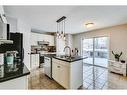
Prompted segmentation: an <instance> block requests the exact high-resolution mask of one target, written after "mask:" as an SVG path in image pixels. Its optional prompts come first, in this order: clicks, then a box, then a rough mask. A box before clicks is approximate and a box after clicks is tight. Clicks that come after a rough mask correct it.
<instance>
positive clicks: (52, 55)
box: [43, 54, 56, 58]
mask: <svg viewBox="0 0 127 95" xmlns="http://www.w3.org/2000/svg"><path fill="white" fill-rule="evenodd" d="M43 55H44V56H45V57H50V58H52V57H54V56H56V54H43Z"/></svg>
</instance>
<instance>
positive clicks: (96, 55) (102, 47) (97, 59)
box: [82, 37, 108, 67]
mask: <svg viewBox="0 0 127 95" xmlns="http://www.w3.org/2000/svg"><path fill="white" fill-rule="evenodd" d="M82 46H83V56H87V57H88V58H86V59H84V60H83V62H84V63H87V64H92V65H97V66H102V67H107V65H108V37H96V38H89V39H83V45H82Z"/></svg>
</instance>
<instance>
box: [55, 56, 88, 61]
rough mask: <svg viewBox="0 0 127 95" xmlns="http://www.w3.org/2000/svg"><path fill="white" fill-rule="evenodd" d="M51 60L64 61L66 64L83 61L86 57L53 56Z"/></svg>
mask: <svg viewBox="0 0 127 95" xmlns="http://www.w3.org/2000/svg"><path fill="white" fill-rule="evenodd" d="M53 58H55V59H59V60H62V61H66V62H74V61H79V60H83V59H85V58H88V57H83V56H73V57H71V58H65V57H60V56H54V57H53Z"/></svg>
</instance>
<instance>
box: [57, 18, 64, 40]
mask: <svg viewBox="0 0 127 95" xmlns="http://www.w3.org/2000/svg"><path fill="white" fill-rule="evenodd" d="M65 19H66V17H65V16H63V17H61V18H60V19H58V20H57V21H56V22H57V32H56V36H57V38H60V39H65V36H66V35H65Z"/></svg>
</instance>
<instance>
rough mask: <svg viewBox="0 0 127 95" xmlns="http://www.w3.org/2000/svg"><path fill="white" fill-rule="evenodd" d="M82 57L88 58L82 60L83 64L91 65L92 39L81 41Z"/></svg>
mask: <svg viewBox="0 0 127 95" xmlns="http://www.w3.org/2000/svg"><path fill="white" fill-rule="evenodd" d="M82 46H83V56H87V57H88V58H86V59H84V60H83V62H84V63H87V64H93V53H94V52H93V39H92V38H90V39H83V45H82Z"/></svg>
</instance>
